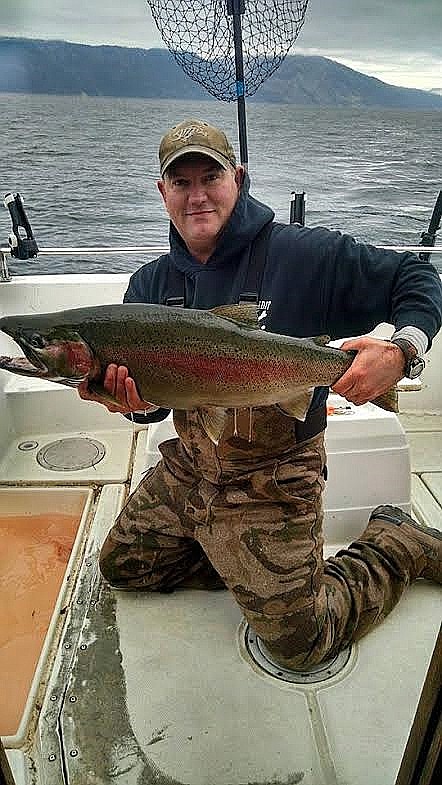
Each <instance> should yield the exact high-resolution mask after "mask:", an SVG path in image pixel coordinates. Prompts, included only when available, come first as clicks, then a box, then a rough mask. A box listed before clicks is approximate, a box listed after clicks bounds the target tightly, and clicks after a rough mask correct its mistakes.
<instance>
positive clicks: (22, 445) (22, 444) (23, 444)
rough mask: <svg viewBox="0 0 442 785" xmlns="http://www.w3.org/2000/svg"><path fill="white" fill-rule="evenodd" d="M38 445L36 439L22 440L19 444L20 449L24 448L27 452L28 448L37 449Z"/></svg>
mask: <svg viewBox="0 0 442 785" xmlns="http://www.w3.org/2000/svg"><path fill="white" fill-rule="evenodd" d="M36 447H38V442H35V441H34V440H32V441H28V442H20V444H19V445H18V449H19V450H23V452H26V451H27V450H35V449H36Z"/></svg>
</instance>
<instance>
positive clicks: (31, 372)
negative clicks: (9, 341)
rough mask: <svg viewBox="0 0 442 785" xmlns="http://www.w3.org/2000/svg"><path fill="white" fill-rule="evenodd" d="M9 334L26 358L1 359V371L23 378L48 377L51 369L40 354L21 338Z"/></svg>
mask: <svg viewBox="0 0 442 785" xmlns="http://www.w3.org/2000/svg"><path fill="white" fill-rule="evenodd" d="M4 332H7V333H8V334H9V335H10V336H11V338H13V339H14V341H15V342H16V343H17V344H18V345H19V347H20V349H21V350H22V352H23V354H24V355H25V356H24V357H0V369H2V370H5V371H12V372H13V373H18V374H21V375H22V376H39V377H42V376H48V375H49V369H48V367H47V365H46V363H45V362H43V360H42V359H41V357H40V356H39V353H38V352H37V351H36V350H35V348H34V347H33V346H31V345H30V343H29V342H28V341H27V340H26V338H25V337H24V336H23V335H21V336H18V335H17V336H16V335H12V334H11V333H10V332H9V331H7V330H4Z"/></svg>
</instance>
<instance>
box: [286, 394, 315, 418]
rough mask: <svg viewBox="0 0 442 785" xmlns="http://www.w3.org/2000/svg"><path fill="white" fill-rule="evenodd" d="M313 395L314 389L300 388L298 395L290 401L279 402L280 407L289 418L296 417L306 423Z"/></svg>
mask: <svg viewBox="0 0 442 785" xmlns="http://www.w3.org/2000/svg"><path fill="white" fill-rule="evenodd" d="M313 393H314V388H313V387H308V388H307V387H304V388H300V389H299V390H298V391H297V393H296V395H293V396H292V397H291V398H289V399H288V400H286V401H279V403H278V406H279V408H280V409H281V410H282V411H283V412H284V414H288V415H289V417H296V419H297V420H302V421H304V420H305V418H306V415H307V412H308V410H309V408H310V404H311V402H312V398H313Z"/></svg>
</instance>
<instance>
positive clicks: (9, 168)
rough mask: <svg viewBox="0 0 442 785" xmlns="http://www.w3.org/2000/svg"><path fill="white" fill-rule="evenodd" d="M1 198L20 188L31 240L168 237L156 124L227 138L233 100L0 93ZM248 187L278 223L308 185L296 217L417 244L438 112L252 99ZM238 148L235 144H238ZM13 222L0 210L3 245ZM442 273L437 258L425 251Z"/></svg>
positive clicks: (435, 173) (434, 182)
mask: <svg viewBox="0 0 442 785" xmlns="http://www.w3.org/2000/svg"><path fill="white" fill-rule="evenodd" d="M0 103H1V117H2V120H1V135H0V196H2V197H3V195H4V194H5V193H7V192H10V191H12V192H14V193H15V192H17V191H18V192H19V193H20V194H21V195H22V197H23V199H24V202H25V206H26V210H27V214H28V217H29V220H30V222H31V224H32V228H33V230H34V234H35V237H36V240H37V242H38V244H39V246H40V247H50V246H57V247H59V246H82V245H91V244H95V245H96V244H98V245H120V246H121V245H166V244H167V233H168V220H167V216H166V214H165V212H164V209H163V206H162V203H161V200H160V197H159V194H158V192H157V189H156V180H157V177H158V162H157V149H158V144H159V140H160V138H161V136H162V134H163V133H164V131H165V130H166V129H167V128H168V127H169V126H171V125H173V124H174V123H175V122H179V121H180V120H182V119H184V118H185V117H198V118H202V119H206V120H208V121H209V122H213V123H216V124H218V125H220V126H221V127H222V128H224V129H225V130H226V132H227V133H228V134H229V135H230V136H231V138H232V139H233V140H234V141H236V139H237V130H236V128H237V121H236V106H235V105H234V104H223V103H218V102H216V101H205V102H198V103H196V102H188V101H166V100H164V101H159V100H155V101H152V100H142V99H118V98H90V97H87V96H84V97H83V96H35V95H33V96H28V95H0ZM247 125H248V143H249V171H250V176H251V180H252V194H253V195H254V196H255V197H256V198H258V199H260V200H262V201H265V202H267V203H268V204H269V205H270V206H271V207H273V209H274V210H275V213H276V218H277V220H280V221H288V216H289V202H290V193H291V192H292V191H294V190H296V191H305V192H306V223H307V224H308V225H310V226H314V225H323V226H328V227H330V228H339V229H341V230H343V231H345V232H348V233H350V234H352V235H353V236H354V237H356V238H357V239H358V240H361V241H366V242H372V243H378V244H389V245H390V244H394V245H399V244H402V245H404V244H415V243H417V242H418V241H419V239H420V235H421V232H422V231H424V230H425V229H427V227H428V222H429V219H430V216H431V212H432V209H433V206H434V202H435V199H436V196H437V194H438V192H439V190H440V189H441V188H442V145H441V139H442V112H407V111H384V110H383V111H372V110H370V111H361V110H335V109H310V108H309V109H304V108H299V107H295V106H286V105H280V104H277V105H275V104H258V103H254V104H249V106H248V109H247ZM236 147H237V148H238V145H236ZM9 232H10V220H9V214H8V212H7V210H5V209H2V210H1V211H0V246H6V245H7V237H8V234H9ZM436 259H438V262H437V266H438V267H439V269H440V270H442V259H441V257H440V256H439V257H434V261H435V262H436ZM146 260H147V257H146V256H143V255H119V256H116V257H115V256H112V257H111V256H106V257H104V256H95V257H87V256H84V257H80V258H78V257H75V258H72V257H71V258H70V257H64V256H63V257H62V256H59V257H45V256H40V257H38V258H37V259H34V260H30V261H26V262H20V261H17V260H13V261H11V264H10V267H11V271H12V272H13V273H19V274H37V273H52V272H124V271H131V270H134V269H136V268H137V267H139V266H140V264H142V263H144V262H145V261H146Z"/></svg>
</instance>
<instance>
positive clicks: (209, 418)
mask: <svg viewBox="0 0 442 785" xmlns="http://www.w3.org/2000/svg"><path fill="white" fill-rule="evenodd" d="M198 417H199V420H200V423H201V426H202V428H203V430H204V431H205V432H206V433H207V436H208V437H209V439H211V440H212V442H213V443H214V444H218V442H219V440H220V436H221V434H222V432H223V431H224V428H225V427H226V424H227V411H226V409H222V408H221V407H220V406H206V407H205V408H204V409H198Z"/></svg>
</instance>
